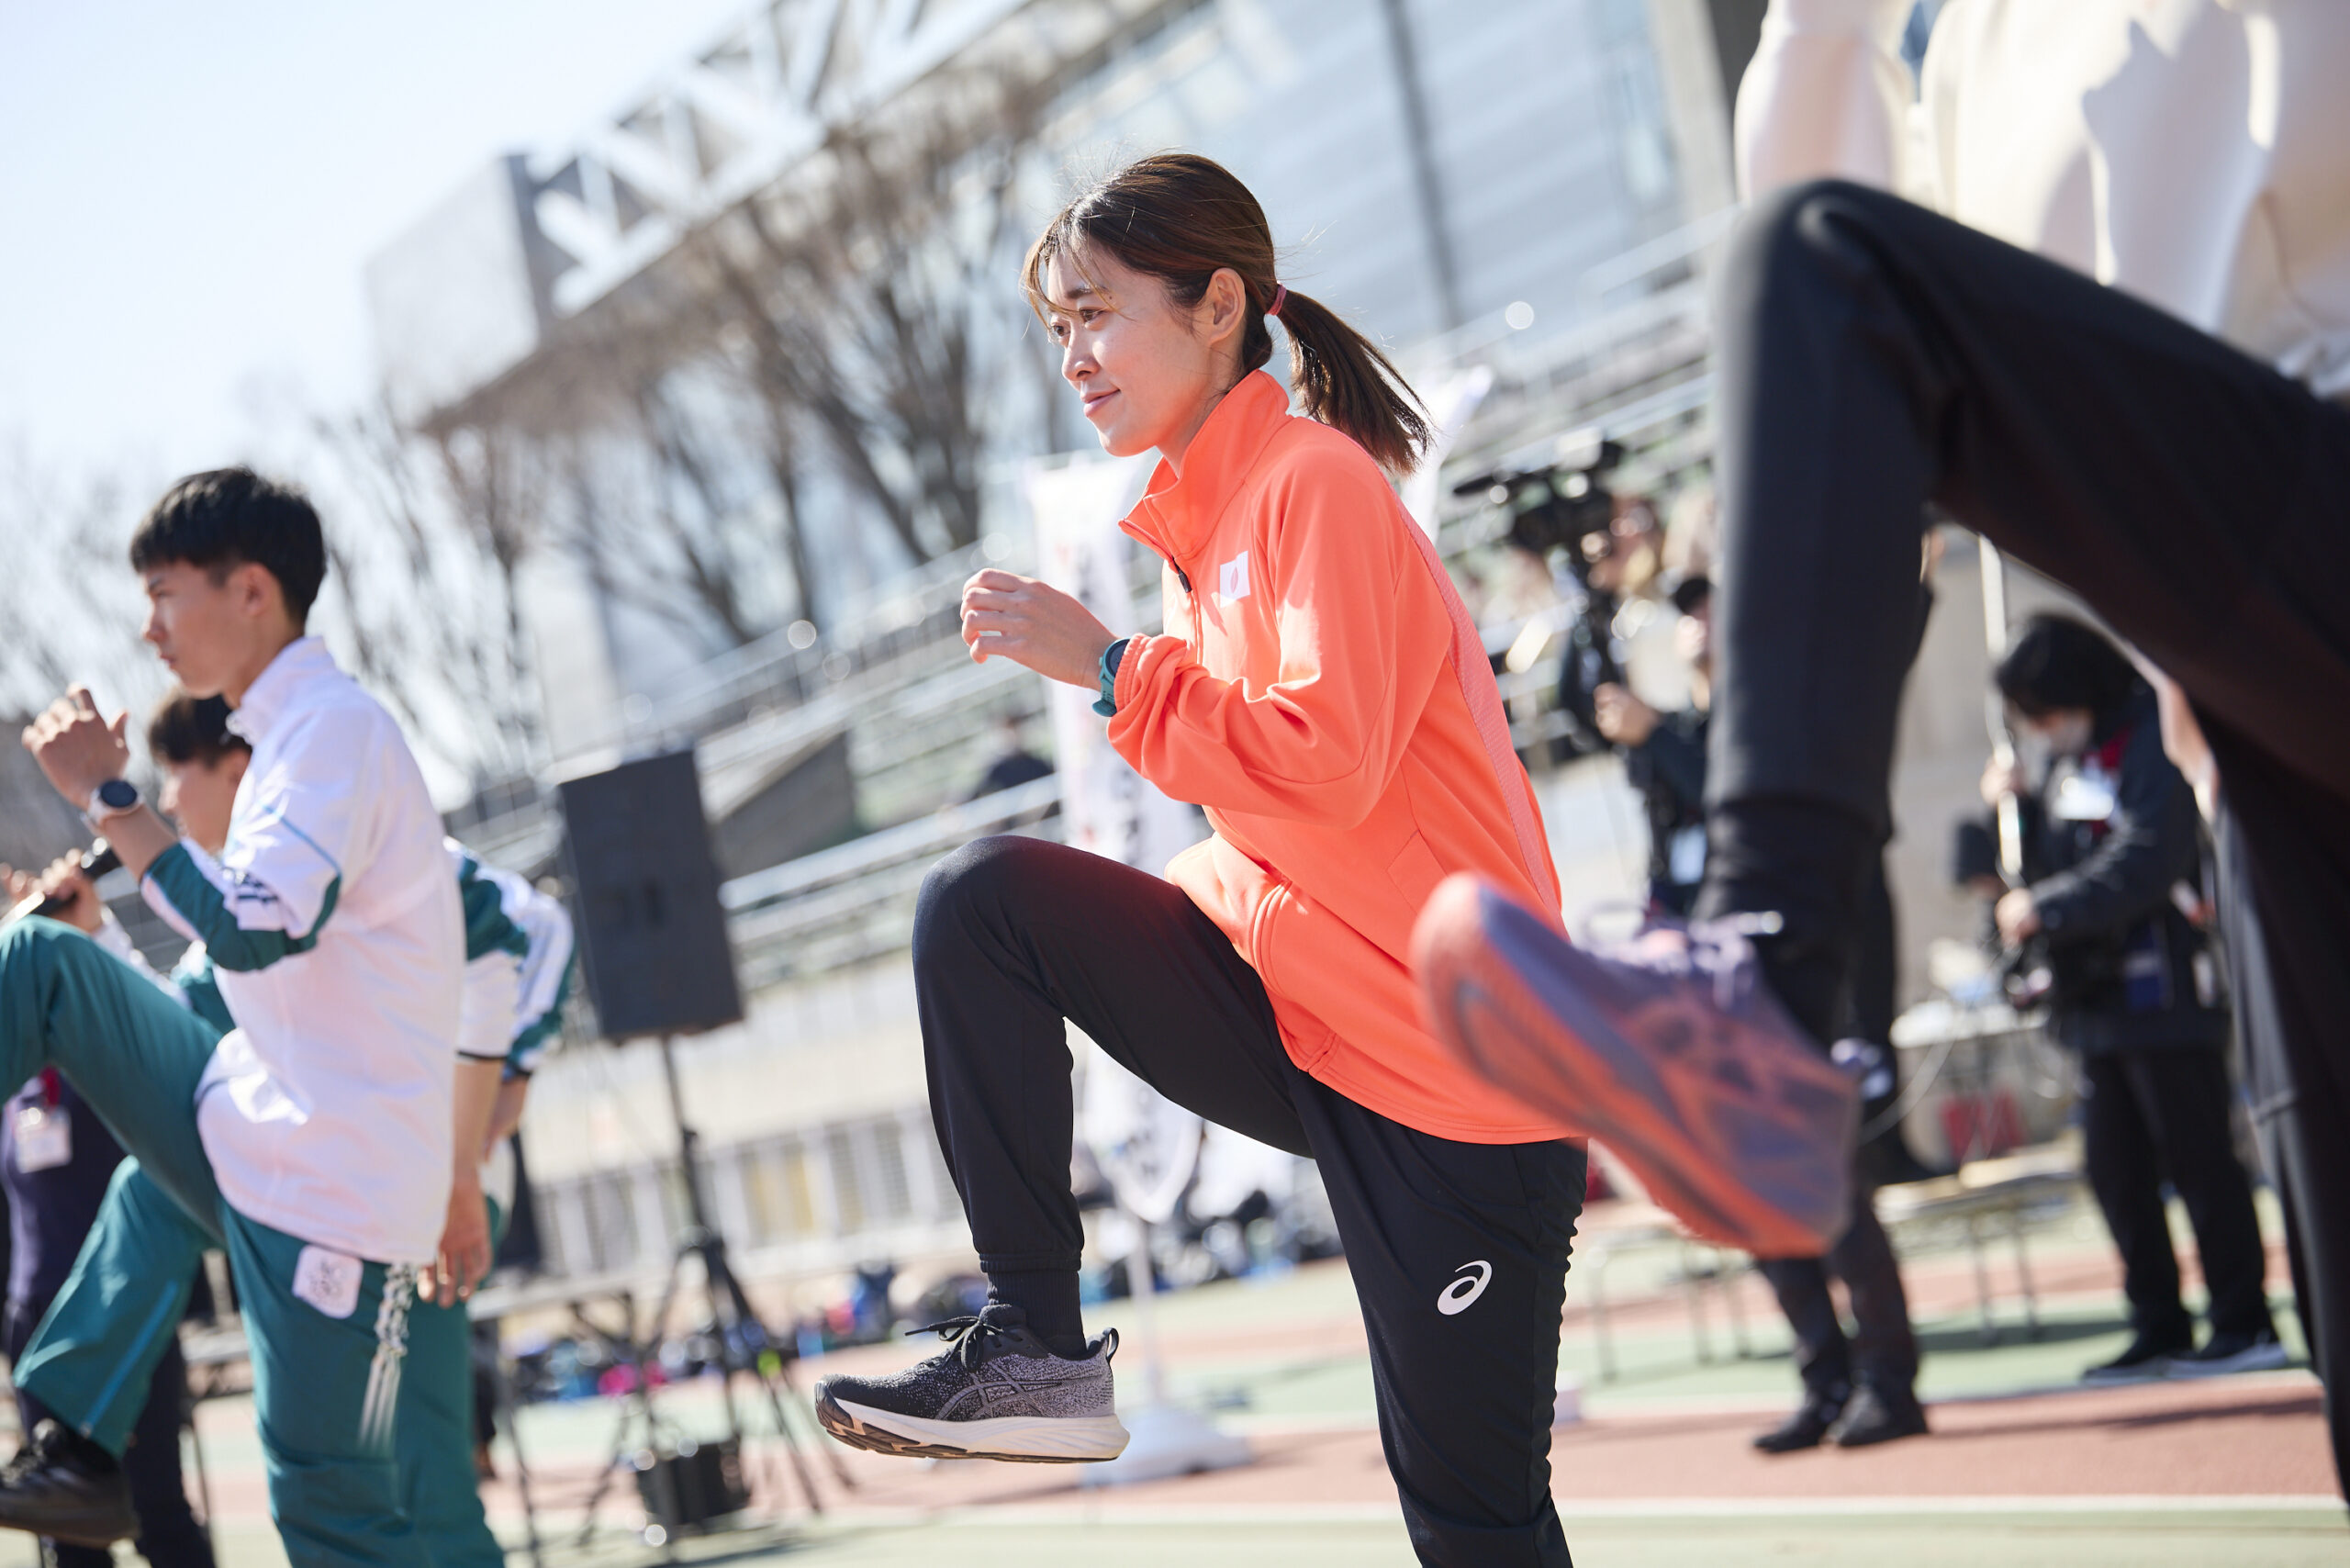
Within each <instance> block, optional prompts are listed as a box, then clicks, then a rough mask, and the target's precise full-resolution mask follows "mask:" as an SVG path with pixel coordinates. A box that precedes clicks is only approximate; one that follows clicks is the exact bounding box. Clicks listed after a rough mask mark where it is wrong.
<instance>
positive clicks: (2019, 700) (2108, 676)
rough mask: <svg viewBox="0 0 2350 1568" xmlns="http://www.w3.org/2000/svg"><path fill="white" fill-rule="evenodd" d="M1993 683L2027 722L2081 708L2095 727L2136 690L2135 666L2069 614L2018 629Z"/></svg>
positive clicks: (2103, 637) (2044, 616) (2040, 619)
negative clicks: (2091, 718) (2087, 713)
mask: <svg viewBox="0 0 2350 1568" xmlns="http://www.w3.org/2000/svg"><path fill="white" fill-rule="evenodd" d="M1993 678H1994V679H1996V680H1997V682H1998V685H1999V694H2000V695H2001V696H2003V697H2005V698H2006V699H2007V700H2009V701H2010V702H2012V703H2014V704H2015V705H2016V711H2019V712H2020V713H2022V714H2023V715H2024V716H2025V717H2026V718H2031V719H2044V718H2046V717H2047V716H2048V715H2049V714H2051V713H2053V712H2055V711H2058V710H2059V709H2065V708H2085V709H2087V711H2089V713H2090V714H2091V715H2092V717H2093V718H2094V720H2095V722H2097V723H2098V726H2099V727H2102V726H2103V725H2104V724H2105V722H2106V721H2108V720H2109V719H2111V718H2112V717H2113V716H2114V714H2115V713H2116V712H2118V711H2120V710H2121V706H2122V704H2124V703H2125V702H2127V701H2129V700H2130V699H2131V697H2132V695H2134V694H2135V693H2136V691H2137V689H2138V687H2139V676H2138V670H2137V666H2134V665H2132V663H2131V662H2130V656H2129V655H2127V654H2124V653H2123V652H2122V651H2121V649H2120V648H2117V647H2115V646H2114V645H2113V643H2112V641H2111V640H2110V639H2109V638H2108V637H2107V636H2106V635H2105V634H2104V633H2101V632H2099V631H2098V630H2097V629H2096V628H2095V627H2093V626H2090V625H2088V624H2087V622H2080V621H2076V620H2074V619H2073V618H2072V617H2071V616H2069V615H2051V614H2041V615H2035V616H2033V617H2032V618H2031V620H2029V621H2027V622H2024V624H2023V630H2022V632H2020V633H2018V634H2017V637H2016V640H2015V642H2014V643H2013V644H2011V645H2010V646H2009V649H2008V652H2007V656H2006V657H2004V658H2002V659H2001V660H2000V661H1999V667H1998V669H1997V672H1996V673H1995V675H1994V677H1993Z"/></svg>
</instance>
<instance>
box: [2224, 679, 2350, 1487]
mask: <svg viewBox="0 0 2350 1568" xmlns="http://www.w3.org/2000/svg"><path fill="white" fill-rule="evenodd" d="M2204 723H2205V728H2206V730H2207V732H2208V733H2210V735H2211V738H2212V745H2213V749H2214V751H2215V752H2216V753H2217V755H2218V757H2219V762H2220V767H2221V771H2222V774H2223V777H2224V778H2225V780H2226V783H2225V789H2224V792H2223V794H2222V797H2221V812H2220V821H2219V824H2218V831H2217V833H2216V834H2214V836H2215V838H2216V839H2217V841H2218V845H2219V865H2220V892H2221V896H2220V918H2221V926H2222V929H2223V931H2224V933H2225V935H2226V937H2227V944H2228V969H2229V980H2230V982H2231V984H2232V985H2233V988H2234V1005H2235V1014H2236V1028H2237V1032H2238V1034H2239V1035H2240V1036H2241V1037H2242V1039H2243V1041H2244V1078H2245V1081H2246V1083H2247V1085H2248V1087H2249V1088H2250V1090H2251V1092H2252V1101H2253V1107H2254V1115H2255V1119H2256V1120H2257V1121H2258V1123H2259V1124H2260V1125H2261V1126H2262V1128H2263V1131H2264V1134H2265V1141H2266V1143H2267V1144H2268V1145H2269V1146H2270V1147H2271V1148H2274V1149H2275V1151H2276V1156H2277V1160H2276V1169H2275V1172H2274V1174H2275V1176H2276V1180H2277V1186H2278V1188H2279V1190H2280V1191H2281V1192H2282V1193H2284V1195H2285V1199H2286V1213H2287V1215H2288V1223H2289V1224H2290V1225H2291V1226H2292V1234H2293V1240H2294V1244H2295V1245H2294V1251H2295V1252H2296V1253H2297V1254H2298V1255H2299V1262H2300V1268H2299V1270H2298V1271H2297V1274H2296V1277H2295V1280H2294V1286H2295V1298H2296V1300H2297V1302H2298V1303H2299V1305H2300V1319H2301V1334H2302V1337H2303V1338H2305V1339H2306V1340H2307V1341H2308V1344H2309V1350H2310V1360H2311V1364H2312V1365H2313V1366H2314V1367H2315V1369H2316V1371H2317V1373H2318V1375H2319V1376H2320V1377H2321V1378H2322V1379H2323V1380H2324V1382H2325V1418H2326V1429H2327V1432H2328V1434H2329V1435H2330V1437H2331V1439H2332V1440H2333V1466H2334V1479H2335V1482H2336V1484H2337V1485H2338V1486H2340V1488H2341V1489H2342V1491H2343V1494H2344V1495H2345V1496H2350V1381H2345V1376H2350V1373H2345V1372H2344V1369H2350V1086H2346V1085H2345V1078H2350V1062H2345V1059H2344V1047H2343V1040H2344V1023H2343V1021H2344V1019H2345V1018H2350V966H2345V965H2344V963H2343V961H2342V954H2343V951H2344V943H2343V941H2342V938H2341V935H2340V934H2341V933H2342V932H2343V931H2344V929H2345V928H2350V873H2345V872H2344V870H2343V867H2344V865H2350V856H2345V855H2344V853H2343V852H2341V851H2339V850H2338V849H2336V848H2335V843H2337V842H2338V840H2339V838H2340V837H2341V836H2342V834H2344V828H2345V823H2344V819H2343V818H2342V816H2341V815H2340V814H2339V813H2338V812H2325V813H2322V814H2317V815H2311V814H2309V813H2310V805H2311V801H2310V796H2311V788H2310V787H2309V786H2308V785H2306V784H2305V783H2304V782H2303V781H2301V780H2300V779H2298V778H2293V777H2292V776H2291V775H2289V774H2287V773H2285V772H2284V771H2283V770H2282V769H2281V768H2279V767H2277V766H2276V765H2274V764H2273V763H2271V762H2269V761H2268V760H2267V759H2266V757H2265V756H2261V755H2259V754H2257V753H2255V752H2251V751H2249V750H2248V749H2247V748H2245V747H2244V746H2243V745H2240V744H2239V743H2238V742H2237V740H2236V738H2235V736H2234V735H2233V733H2231V732H2229V731H2228V730H2226V729H2225V728H2224V727H2218V726H2215V725H2214V724H2213V722H2212V721H2211V719H2210V718H2209V717H2206V719H2205V721H2204ZM2311 840H2320V841H2321V842H2322V852H2320V853H2312V852H2311Z"/></svg>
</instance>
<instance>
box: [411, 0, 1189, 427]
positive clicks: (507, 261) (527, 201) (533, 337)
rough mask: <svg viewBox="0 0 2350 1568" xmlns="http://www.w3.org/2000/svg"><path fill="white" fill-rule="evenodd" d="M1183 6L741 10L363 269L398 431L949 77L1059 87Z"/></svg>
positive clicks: (435, 414)
mask: <svg viewBox="0 0 2350 1568" xmlns="http://www.w3.org/2000/svg"><path fill="white" fill-rule="evenodd" d="M1195 3H1196V0H755V4H754V5H752V6H750V7H749V9H748V10H747V11H746V12H745V13H744V15H743V17H741V18H740V19H739V20H737V21H736V22H735V23H734V24H733V25H732V26H731V27H729V28H726V29H725V30H724V31H723V32H722V33H721V34H720V35H719V36H718V37H717V38H715V39H712V40H711V42H710V44H709V45H708V46H707V47H705V48H703V49H701V50H697V51H695V52H694V53H692V54H691V55H689V56H688V57H687V58H686V59H684V60H682V61H679V62H676V63H675V64H674V65H672V66H670V67H669V68H667V69H666V70H665V71H664V72H663V73H661V75H660V76H659V77H658V78H657V79H656V80H655V84H653V85H652V86H651V87H650V88H648V89H647V90H646V91H645V92H644V93H643V94H642V95H638V96H637V97H636V98H634V99H633V100H632V101H631V102H629V103H627V104H625V105H624V106H621V108H620V109H619V110H618V111H617V112H615V113H613V114H610V115H609V116H607V117H605V118H602V119H600V120H599V122H598V123H596V124H594V125H592V126H590V127H589V128H588V129H587V130H585V131H584V132H583V133H582V134H581V135H580V136H579V137H578V138H577V140H575V141H574V142H573V143H572V144H570V145H569V146H566V147H562V148H558V149H554V150H548V151H537V152H530V153H521V154H509V155H508V156H507V157H504V158H502V159H499V160H498V161H497V162H494V163H493V164H492V165H491V166H490V167H489V168H487V169H486V170H484V171H483V172H482V173H481V174H478V175H476V177H475V178H474V179H472V180H470V181H468V182H466V183H465V184H464V185H462V186H461V187H459V188H458V189H457V190H456V191H454V192H453V193H452V194H451V195H450V196H448V197H446V198H444V200H443V201H442V204H441V205H440V206H439V207H436V208H435V209H434V210H433V211H432V212H431V213H430V214H428V215H427V216H426V217H425V218H422V219H421V220H420V221H419V222H418V223H417V224H415V225H414V226H413V227H411V228H410V229H409V230H408V231H407V232H406V233H404V234H403V235H401V236H400V237H399V238H398V239H397V240H395V241H393V242H392V243H391V244H390V245H388V246H387V247H386V249H385V250H384V251H383V252H381V253H379V254H378V255H377V256H376V257H375V258H374V259H373V260H372V261H371V262H370V263H369V265H368V268H367V289H368V294H369V299H370V306H371V309H372V313H373V315H374V318H375V332H376V340H377V342H378V344H379V345H380V348H381V353H382V355H383V358H384V361H385V368H386V375H387V378H388V379H389V381H390V383H391V385H392V386H393V388H394V390H395V392H396V394H397V397H398V398H399V399H400V401H401V403H402V405H403V406H404V409H406V411H407V412H408V413H409V414H410V415H411V416H412V417H419V418H422V419H424V420H435V421H437V420H442V419H448V418H451V417H454V418H455V419H456V420H459V421H462V418H463V408H464V404H465V403H466V402H467V401H468V400H469V399H470V398H472V397H473V396H474V395H475V394H476V393H477V392H479V391H481V390H482V389H484V388H486V387H487V386H491V385H492V384H494V383H496V382H498V380H500V379H501V378H502V377H504V376H506V375H509V373H511V372H512V371H514V370H515V369H517V368H518V367H519V366H520V365H522V364H524V363H525V362H527V361H528V360H530V359H531V358H532V356H533V355H534V354H535V353H537V352H538V351H539V350H540V349H541V348H542V347H543V346H544V345H546V344H548V343H550V342H555V341H557V340H558V339H559V338H560V336H561V335H562V333H563V332H564V330H565V326H566V324H567V323H570V322H573V321H575V320H576V319H580V318H582V317H584V316H586V315H588V314H590V313H592V312H594V311H595V310H596V308H598V307H599V305H600V304H602V303H603V302H605V301H607V300H608V299H610V298H611V297H613V296H614V295H615V293H616V292H618V291H620V290H621V289H622V288H623V287H624V286H627V285H629V284H630V283H631V282H632V280H636V279H639V278H642V277H643V276H644V275H645V274H647V273H648V272H649V271H651V270H653V269H655V268H657V267H658V265H659V264H660V263H661V262H662V260H663V258H665V257H666V256H668V255H670V254H672V253H673V252H675V251H676V250H677V247H678V246H679V245H680V244H681V242H683V241H685V240H686V239H687V238H688V236H690V235H691V234H693V233H694V232H695V231H696V230H698V229H699V228H700V227H702V226H704V225H707V224H708V223H710V222H711V221H712V220H713V219H715V218H719V217H721V216H722V215H724V214H725V213H727V212H729V211H731V210H733V209H735V208H736V207H739V206H740V205H741V204H743V203H744V202H746V201H748V200H750V199H751V198H753V197H755V196H759V195H761V194H762V193H766V192H770V191H773V190H775V189H777V188H778V185H781V184H783V183H784V182H787V181H789V180H790V179H791V178H792V177H793V175H794V174H795V172H796V171H800V170H801V169H803V168H805V167H807V166H808V165H809V164H810V163H811V161H813V160H815V159H817V158H818V157H819V156H820V155H821V154H822V152H823V151H824V150H825V148H826V147H827V145H828V144H830V143H831V142H832V141H833V140H834V139H835V138H836V137H838V136H839V135H841V134H842V133H843V132H845V131H847V130H850V129H872V128H874V127H876V126H878V125H883V124H886V123H887V122H886V118H885V117H888V116H890V115H891V114H892V113H893V112H897V111H901V110H902V109H904V108H905V107H907V106H909V105H910V103H911V102H912V100H913V98H914V97H915V95H918V94H919V93H921V92H922V91H923V89H925V88H926V87H930V86H934V85H935V84H938V83H940V82H941V81H942V80H944V79H945V78H946V76H947V74H948V68H949V67H950V66H952V67H955V68H956V69H957V70H958V71H962V72H967V73H980V74H983V75H986V76H990V77H997V78H1002V77H1006V76H1011V75H1018V76H1021V77H1024V78H1025V79H1027V80H1030V81H1036V82H1046V83H1054V82H1061V81H1067V80H1069V79H1071V78H1072V77H1073V76H1074V75H1077V74H1081V73H1083V72H1085V71H1086V70H1087V69H1088V68H1089V67H1090V66H1091V64H1092V63H1094V62H1097V61H1099V60H1100V59H1102V58H1103V57H1104V55H1105V53H1106V52H1107V51H1108V50H1112V49H1113V48H1114V47H1115V46H1116V45H1117V44H1118V43H1119V42H1120V41H1121V40H1122V39H1127V38H1131V37H1133V36H1136V34H1138V33H1139V32H1141V31H1143V30H1145V29H1147V28H1148V27H1149V26H1150V25H1152V24H1153V23H1155V22H1157V21H1158V20H1160V19H1162V18H1163V17H1165V16H1166V15H1169V14H1172V13H1174V12H1178V11H1181V10H1183V9H1187V8H1188V7H1189V6H1190V5H1192V4H1195Z"/></svg>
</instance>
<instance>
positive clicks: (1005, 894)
mask: <svg viewBox="0 0 2350 1568" xmlns="http://www.w3.org/2000/svg"><path fill="white" fill-rule="evenodd" d="M1052 848H1053V846H1051V845H1048V844H1046V843H1045V842H1044V841H1043V840H1041V839H1035V838H1024V837H1022V836H1020V835H1019V834H997V835H996V836H994V837H991V838H976V839H973V840H972V841H971V842H970V843H968V844H967V845H965V846H963V847H962V848H960V849H957V851H955V853H953V854H952V855H949V856H947V857H946V858H945V859H944V860H941V861H940V862H939V863H938V864H937V865H935V866H933V867H932V868H930V872H929V874H928V875H927V876H925V877H923V879H922V894H921V896H920V898H919V899H918V900H917V901H916V902H915V904H914V946H915V949H916V951H917V952H919V951H920V950H921V948H922V947H923V946H924V945H925V938H928V937H933V936H935V935H937V934H938V933H939V931H940V930H941V929H942V927H943V925H948V924H954V925H959V924H962V923H963V922H964V921H965V920H966V919H968V917H969V916H971V915H973V914H976V913H983V912H987V911H993V910H1000V909H1002V907H1003V906H1004V904H1005V902H1007V900H1008V899H1009V898H1011V897H1012V896H1013V895H1015V894H1016V893H1017V892H1019V891H1020V890H1022V889H1024V888H1027V887H1033V886H1034V885H1035V868H1036V865H1037V862H1038V861H1039V860H1040V858H1042V857H1043V856H1045V855H1048V854H1050V853H1051V850H1052Z"/></svg>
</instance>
